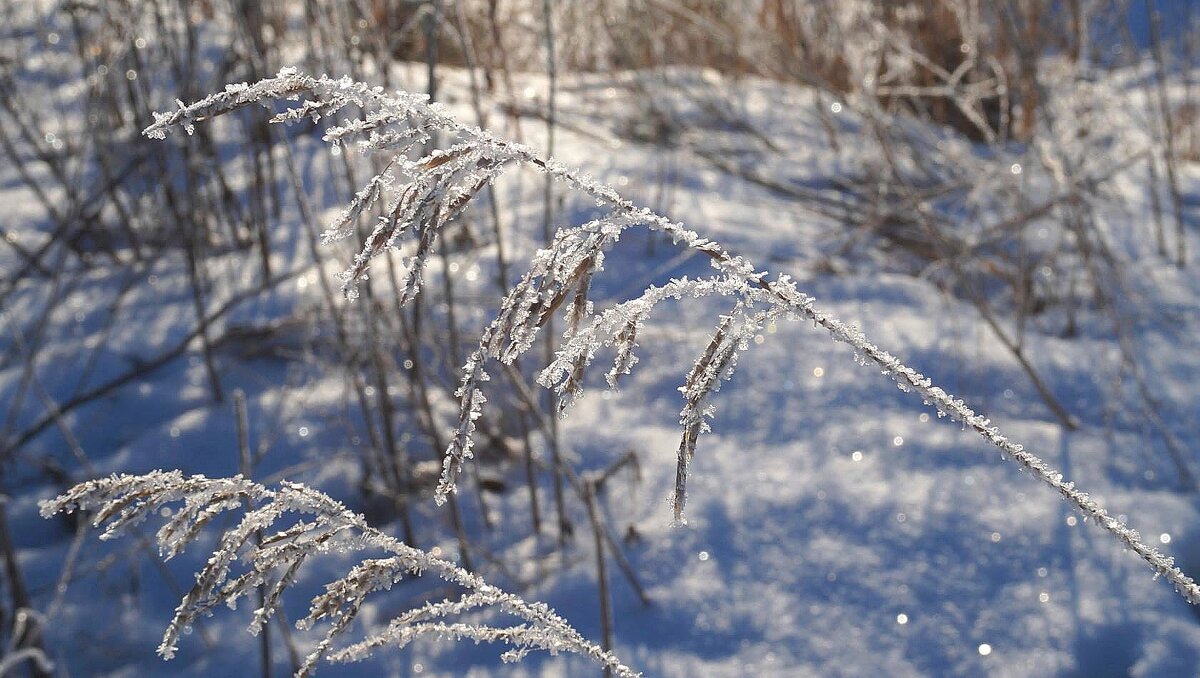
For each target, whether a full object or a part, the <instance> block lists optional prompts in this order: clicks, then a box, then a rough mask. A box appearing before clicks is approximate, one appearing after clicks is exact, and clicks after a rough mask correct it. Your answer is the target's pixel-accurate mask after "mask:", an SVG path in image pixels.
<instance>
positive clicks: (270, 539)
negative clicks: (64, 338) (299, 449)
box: [41, 471, 639, 678]
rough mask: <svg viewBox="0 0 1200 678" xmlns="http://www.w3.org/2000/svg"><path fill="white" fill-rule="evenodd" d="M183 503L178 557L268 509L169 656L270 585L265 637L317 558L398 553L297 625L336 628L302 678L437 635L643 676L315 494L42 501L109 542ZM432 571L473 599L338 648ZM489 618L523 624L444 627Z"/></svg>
mask: <svg viewBox="0 0 1200 678" xmlns="http://www.w3.org/2000/svg"><path fill="white" fill-rule="evenodd" d="M243 500H245V501H246V502H249V504H248V503H244V502H243ZM179 503H182V506H180V507H178V508H175V509H174V511H173V513H170V514H169V515H170V518H169V519H168V520H167V521H166V523H165V524H163V526H162V527H161V528H160V529H159V530H158V533H157V541H158V545H159V549H160V550H161V552H162V554H163V556H164V557H165V558H168V559H169V558H171V557H173V556H175V555H177V554H178V553H179V552H180V551H181V550H182V549H183V548H184V547H185V546H187V545H188V544H189V543H191V542H192V541H193V540H195V538H196V537H197V536H198V535H199V533H200V532H201V530H202V529H203V528H204V527H205V526H206V525H207V524H209V523H210V522H211V521H212V520H213V519H214V518H216V517H217V516H218V515H220V514H222V513H224V512H226V511H233V512H236V511H242V510H245V507H246V506H248V505H251V504H252V505H255V506H257V508H255V509H252V510H245V513H244V515H243V517H242V519H241V520H240V521H239V522H237V523H236V524H234V525H233V526H232V527H229V528H227V529H226V531H225V532H224V533H223V534H222V535H221V538H220V540H219V541H218V544H217V547H216V548H215V549H214V551H213V554H212V556H211V557H210V558H209V559H208V561H207V563H206V564H205V566H204V567H203V568H202V569H201V571H200V572H199V573H197V574H196V584H195V586H193V587H192V590H191V591H189V592H188V593H187V595H186V596H184V599H183V601H182V602H181V603H180V604H179V607H178V608H177V609H176V611H175V616H174V618H173V619H172V620H171V622H170V624H169V625H168V627H167V631H166V633H165V634H164V636H163V641H162V644H161V645H160V646H159V649H158V652H159V654H161V655H162V656H163V657H164V658H166V659H170V658H171V657H172V656H173V655H174V654H175V650H176V645H177V644H178V641H179V637H180V635H181V634H182V633H183V632H185V631H186V629H188V628H189V627H190V626H191V625H192V624H193V623H194V622H195V620H196V619H197V618H198V617H199V616H200V615H201V614H205V613H207V612H208V611H209V610H211V609H212V608H213V607H215V606H216V605H218V604H220V603H225V604H227V605H229V606H230V607H234V606H235V605H236V604H237V602H238V600H239V599H240V598H242V597H243V596H248V595H250V594H252V593H253V592H254V591H256V590H258V587H260V586H267V587H269V588H271V593H270V595H268V596H267V597H266V600H265V601H264V603H263V607H262V608H260V609H259V610H257V611H256V612H255V614H254V619H253V621H252V622H251V626H250V631H251V632H252V633H255V634H257V633H258V632H259V631H260V630H261V629H262V626H263V623H264V622H265V621H266V620H267V618H269V617H270V616H271V615H272V613H273V612H274V610H275V609H276V608H277V607H278V600H279V595H280V594H281V593H282V591H283V589H284V588H286V587H287V586H290V585H291V584H292V583H293V582H294V581H295V577H296V573H297V570H298V569H299V567H300V566H301V565H302V564H303V563H304V562H306V560H307V559H308V558H309V557H310V556H312V555H314V554H319V553H332V552H362V551H367V550H374V551H382V552H384V553H387V554H391V555H390V556H388V557H384V558H373V559H367V560H362V561H360V562H359V563H358V564H357V565H356V566H354V568H352V569H351V570H350V572H349V573H347V574H346V576H344V577H343V578H341V579H339V580H337V581H334V582H331V583H329V584H326V586H325V593H323V594H320V595H318V596H317V597H315V598H313V600H312V603H311V608H310V611H309V614H308V616H307V617H305V618H304V619H302V620H300V621H299V622H297V626H298V627H300V628H310V627H312V626H313V625H314V624H315V623H316V622H319V621H324V620H328V621H329V622H330V627H329V629H328V630H327V632H326V634H325V637H324V638H323V639H322V640H321V641H320V643H318V644H317V646H316V648H315V649H314V650H313V651H312V652H311V653H310V654H309V655H308V657H307V658H306V659H305V660H304V663H303V665H302V666H301V667H300V669H299V670H298V671H297V672H296V675H297V676H307V675H311V674H312V672H313V671H314V669H315V668H316V665H317V663H318V662H320V661H321V660H322V659H325V660H328V661H337V662H350V661H357V660H361V659H364V658H366V657H367V656H369V655H370V654H371V651H372V650H374V649H376V648H378V647H383V646H403V645H407V644H408V643H409V642H411V641H412V640H414V639H415V638H417V637H420V636H425V635H433V636H442V637H451V638H468V639H472V640H475V641H487V642H500V643H504V644H506V645H508V646H510V649H509V650H508V651H506V652H505V653H504V655H503V656H504V657H505V659H506V660H512V659H516V658H520V657H522V656H524V655H525V654H526V653H528V652H529V651H530V650H544V651H547V652H551V653H557V652H572V653H575V654H580V655H583V656H585V657H588V658H589V659H591V660H593V661H595V662H597V663H599V664H601V665H602V666H605V667H607V668H609V669H611V670H612V672H613V674H614V675H617V676H622V677H624V678H633V677H635V676H637V675H639V674H638V673H636V672H634V671H633V670H632V669H630V668H628V667H627V666H625V665H624V664H622V663H621V661H620V660H619V659H617V657H616V656H615V655H614V654H613V653H611V652H609V651H607V650H604V649H603V648H601V647H599V646H597V645H595V644H594V643H592V642H590V641H588V640H587V639H586V638H584V637H583V636H582V635H580V634H579V632H578V631H576V630H575V629H574V628H573V627H572V626H571V625H570V624H569V623H567V621H566V620H565V619H563V618H562V617H560V616H558V615H557V614H555V612H554V611H553V610H551V609H550V608H549V607H547V606H546V605H543V604H541V603H528V602H526V601H525V600H523V599H522V598H520V597H518V596H515V595H513V594H511V593H506V592H505V591H502V590H500V589H498V588H496V587H494V586H492V585H490V584H488V583H487V582H485V581H484V580H483V579H482V578H481V577H479V576H477V575H475V574H473V573H471V572H468V571H467V570H464V569H463V568H461V567H458V566H457V565H455V564H454V563H451V562H449V561H447V560H443V559H441V558H437V557H435V556H433V555H431V554H429V553H427V552H425V551H422V550H420V549H416V548H413V547H411V546H409V545H407V544H405V543H404V542H402V541H400V540H398V539H396V538H394V537H391V536H389V535H387V534H385V533H383V532H381V531H380V530H377V529H375V528H373V527H371V526H370V525H368V524H367V523H366V520H365V519H364V518H363V517H362V516H361V515H359V514H357V513H353V512H351V511H350V510H348V509H346V507H344V506H343V505H342V504H340V503H338V502H337V501H334V500H333V499H331V498H330V497H329V496H327V495H325V494H322V493H320V492H317V491H316V490H313V489H310V488H308V487H305V486H304V485H299V484H296V483H288V482H284V483H281V485H280V487H279V489H277V490H271V489H267V488H266V487H264V486H262V485H259V484H257V483H254V482H251V481H249V480H246V479H244V478H242V477H241V476H235V477H233V478H215V479H210V478H206V477H204V476H190V477H189V476H184V475H183V474H182V473H180V472H178V471H153V472H151V473H148V474H145V475H140V476H135V475H119V476H118V475H114V476H111V477H109V478H102V479H99V480H90V481H88V482H85V483H81V484H79V485H76V486H75V487H73V488H71V489H70V490H69V491H67V493H66V494H63V495H62V496H59V497H57V498H55V499H52V500H49V501H44V502H42V503H41V512H42V516H43V517H46V518H49V517H50V516H53V515H55V514H57V513H61V512H68V513H70V512H74V511H87V512H93V513H94V515H93V516H92V524H93V526H95V527H100V526H101V525H104V526H105V527H104V531H103V533H102V534H101V539H111V538H113V537H116V536H118V535H120V534H121V533H122V532H123V531H124V530H126V529H128V528H129V527H131V526H133V525H136V524H138V523H141V522H143V521H145V520H146V519H147V518H149V517H152V516H157V515H159V514H160V512H162V511H165V510H167V506H168V505H170V504H179ZM286 514H296V515H298V516H300V517H301V518H300V519H299V520H297V521H295V522H290V523H289V524H287V525H286V526H283V527H280V526H279V525H278V524H277V523H279V522H280V520H281V518H283V517H284V516H285V515H286ZM272 530H274V531H272ZM256 533H262V534H263V535H264V536H263V538H262V540H261V543H257V542H256V541H255V540H254V539H253V538H252V537H253V535H254V534H256ZM239 560H241V561H242V562H244V563H245V564H246V567H245V572H243V573H242V574H240V575H238V576H236V577H233V578H231V570H232V566H233V565H234V564H235V563H236V562H237V561H239ZM428 572H432V573H434V574H436V575H437V576H438V577H441V578H442V579H444V580H446V581H447V582H450V583H452V584H455V585H457V586H459V587H461V588H463V589H465V590H466V593H464V594H463V595H462V596H461V597H460V598H459V599H457V600H455V601H451V600H445V601H442V602H440V603H429V604H427V605H425V606H422V607H419V608H416V609H414V610H411V611H409V612H407V613H404V614H402V615H400V616H399V617H397V618H396V619H394V620H392V622H391V623H390V624H389V625H388V627H387V628H386V629H384V630H383V631H382V632H380V633H378V634H375V635H371V636H369V637H367V638H366V639H365V640H363V641H360V642H358V643H355V644H353V645H350V646H349V647H346V648H342V649H339V650H335V649H333V642H334V641H335V640H337V639H338V638H339V637H340V636H341V635H342V634H343V633H344V632H345V631H346V629H347V628H348V627H349V625H350V623H351V622H352V621H354V619H355V618H356V616H357V614H358V611H359V609H360V608H361V606H362V603H363V601H364V599H365V598H366V596H367V595H369V594H371V593H373V592H375V591H378V590H381V589H390V588H391V587H392V585H393V584H395V583H396V582H399V581H400V580H401V579H402V578H403V577H405V576H420V575H422V574H424V573H428ZM276 577H277V578H276ZM479 608H487V609H490V610H495V611H499V612H502V613H505V614H508V615H510V616H512V617H516V618H517V619H518V620H519V622H520V623H519V624H518V625H516V626H512V627H493V626H488V625H486V624H477V623H467V622H463V621H454V622H451V623H447V622H444V621H442V620H444V619H446V618H449V617H460V616H461V615H463V614H464V613H469V612H471V611H473V610H476V609H479Z"/></svg>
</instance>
